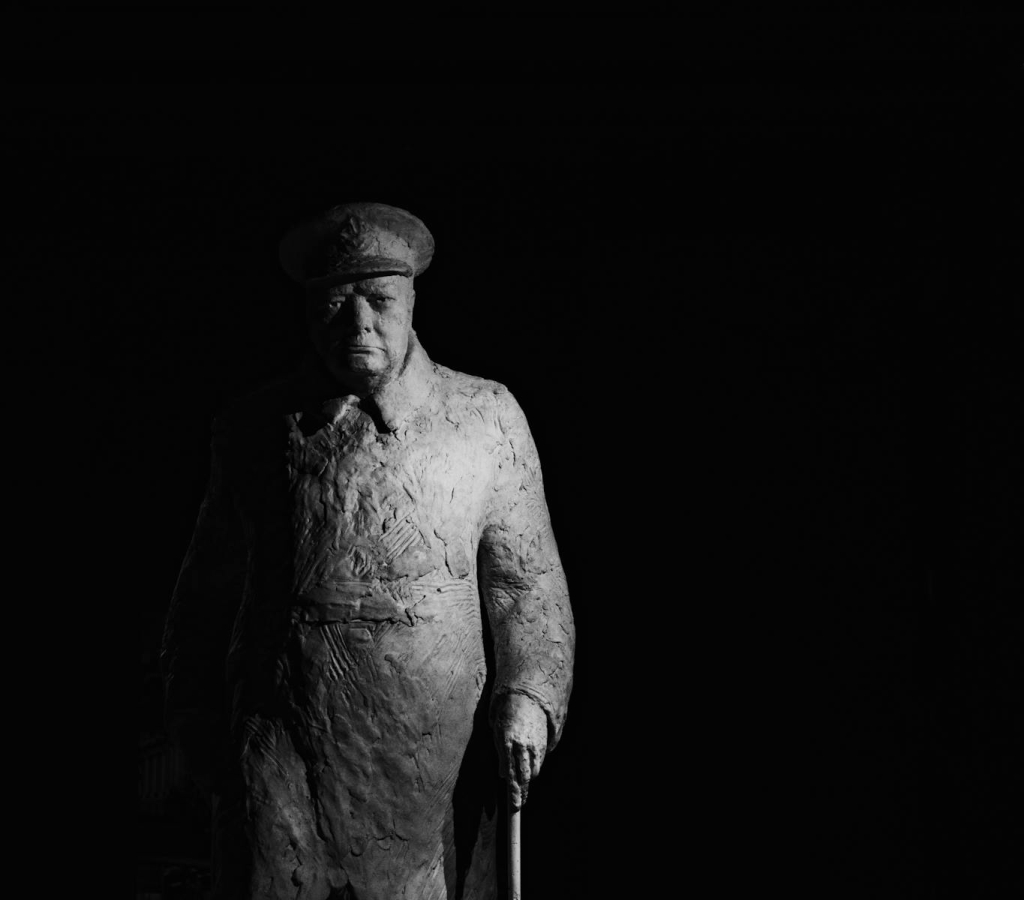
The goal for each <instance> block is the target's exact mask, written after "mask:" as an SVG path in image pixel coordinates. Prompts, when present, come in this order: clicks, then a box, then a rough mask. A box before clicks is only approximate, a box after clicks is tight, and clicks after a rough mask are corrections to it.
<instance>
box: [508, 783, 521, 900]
mask: <svg viewBox="0 0 1024 900" xmlns="http://www.w3.org/2000/svg"><path fill="white" fill-rule="evenodd" d="M522 813H523V811H522V810H521V809H516V808H515V807H514V806H513V805H512V782H511V781H510V782H509V790H508V900H522V896H523V894H522V890H523V872H522V866H521V853H520V847H521V844H520V835H521V834H522V822H521V820H520V816H521V815H522Z"/></svg>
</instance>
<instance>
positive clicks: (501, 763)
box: [493, 694, 548, 809]
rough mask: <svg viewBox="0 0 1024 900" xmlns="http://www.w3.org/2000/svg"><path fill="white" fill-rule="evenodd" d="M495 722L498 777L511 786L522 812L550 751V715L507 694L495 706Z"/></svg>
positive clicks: (522, 698) (514, 803)
mask: <svg viewBox="0 0 1024 900" xmlns="http://www.w3.org/2000/svg"><path fill="white" fill-rule="evenodd" d="M493 721H494V742H495V744H496V745H497V747H498V774H499V775H500V776H501V777H502V778H504V779H505V780H506V781H508V783H509V786H510V787H511V791H510V793H511V797H512V806H513V807H514V808H515V809H521V808H522V806H523V804H525V803H526V793H527V791H528V790H529V787H530V779H531V778H535V777H536V776H537V773H538V772H540V767H541V764H542V763H543V762H544V754H545V753H546V752H547V749H548V720H547V716H546V715H545V714H544V710H543V709H541V708H540V706H539V705H538V704H537V703H536V702H534V701H533V700H531V699H530V698H529V697H526V696H523V695H522V694H506V695H504V696H503V697H501V698H500V699H499V700H498V701H497V703H496V706H495V710H494V717H493Z"/></svg>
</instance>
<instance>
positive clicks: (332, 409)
mask: <svg viewBox="0 0 1024 900" xmlns="http://www.w3.org/2000/svg"><path fill="white" fill-rule="evenodd" d="M303 381H304V384H305V387H306V395H307V400H310V401H314V402H315V404H316V405H317V406H318V407H319V410H318V411H319V412H320V414H321V415H322V416H323V417H324V418H326V419H327V420H328V421H334V420H336V419H337V417H338V416H339V415H340V414H341V411H342V410H343V409H344V408H346V407H352V406H357V405H359V404H360V403H361V402H363V401H361V400H360V399H359V398H358V397H357V396H355V395H354V394H349V393H347V392H345V391H344V389H343V388H340V386H339V385H338V383H337V381H335V379H334V378H333V376H332V375H331V374H330V372H328V371H327V368H326V367H325V366H324V364H323V363H322V362H321V361H320V359H319V358H318V357H317V356H316V355H315V353H311V354H310V355H309V356H308V357H307V358H306V361H305V364H304V366H303ZM433 382H434V366H433V363H431V361H430V357H428V356H427V353H426V351H425V350H424V349H423V346H422V345H421V344H420V342H419V339H418V338H417V337H416V332H411V333H410V334H409V349H408V351H407V353H406V355H405V365H404V366H403V367H402V371H401V372H399V373H398V375H397V376H396V377H395V378H393V379H392V380H391V381H389V382H388V383H387V384H386V385H384V387H382V388H381V389H380V390H378V391H374V392H373V393H371V394H370V395H369V398H368V399H370V400H372V401H373V403H374V405H375V406H376V407H377V411H379V413H380V419H381V422H382V423H383V425H384V426H385V427H386V428H387V429H388V431H391V432H395V431H397V430H398V429H399V428H400V427H401V425H402V423H403V422H405V421H406V420H407V419H408V418H409V417H410V416H411V415H412V414H413V413H414V412H416V410H418V409H419V408H420V407H421V406H422V405H423V404H424V403H425V402H426V401H427V397H428V396H430V389H431V386H432V385H433Z"/></svg>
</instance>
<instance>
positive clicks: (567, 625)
mask: <svg viewBox="0 0 1024 900" xmlns="http://www.w3.org/2000/svg"><path fill="white" fill-rule="evenodd" d="M497 399H498V425H499V428H500V433H501V438H500V445H499V449H498V454H497V460H496V469H495V478H494V485H493V492H492V494H491V496H490V503H489V509H488V513H487V516H486V519H485V527H484V531H483V535H482V538H481V542H480V552H479V557H478V559H479V573H480V587H481V595H482V599H483V603H484V607H485V608H486V610H487V615H488V620H489V622H490V626H491V633H492V635H493V639H494V656H495V665H496V670H497V671H496V678H495V685H494V692H493V699H492V709H493V704H494V701H496V700H498V699H499V698H500V697H501V696H502V695H504V694H509V693H518V694H524V695H526V696H527V697H530V698H531V699H533V700H534V701H535V702H536V703H538V704H539V705H540V706H541V708H542V709H543V710H544V712H545V713H546V715H547V720H548V746H549V748H553V747H554V746H555V745H556V744H557V743H558V740H559V738H560V736H561V733H562V727H563V725H564V723H565V715H566V709H567V706H568V701H569V693H570V691H571V690H572V666H573V654H574V648H575V640H576V632H575V626H574V624H573V617H572V610H571V609H570V606H569V591H568V587H567V585H566V580H565V572H564V570H563V568H562V563H561V560H560V559H559V556H558V547H557V546H556V544H555V536H554V534H553V532H552V530H551V520H550V517H549V514H548V508H547V503H546V502H545V499H544V485H543V480H542V477H541V469H540V459H539V458H538V455H537V448H536V446H535V444H534V441H533V437H532V435H531V434H530V429H529V426H528V424H527V422H526V417H525V416H524V415H523V411H522V410H521V409H520V407H519V404H518V403H517V402H516V401H515V398H514V397H513V396H512V395H511V394H510V393H509V392H508V391H504V390H502V391H500V392H499V393H498V394H497Z"/></svg>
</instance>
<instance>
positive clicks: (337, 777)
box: [162, 203, 575, 900]
mask: <svg viewBox="0 0 1024 900" xmlns="http://www.w3.org/2000/svg"><path fill="white" fill-rule="evenodd" d="M433 248H434V242H433V238H432V237H431V235H430V233H429V231H428V230H427V228H426V227H425V226H424V224H423V223H422V222H421V221H420V220H419V219H417V218H416V217H415V216H413V215H411V214H410V213H408V212H406V211H404V210H401V209H397V208H395V207H391V206H386V205H383V204H378V203H352V204H347V205H343V206H338V207H335V208H333V209H331V210H329V211H328V212H327V213H325V214H324V215H322V216H320V217H318V218H316V219H314V220H312V221H310V222H308V223H306V224H304V225H303V226H300V227H298V228H297V229H295V230H293V231H292V232H291V233H290V234H289V235H288V236H287V237H286V238H285V239H284V241H283V242H282V244H281V259H282V263H283V264H284V267H285V269H286V271H287V272H288V273H289V274H290V275H291V276H292V277H293V278H295V279H296V280H297V281H299V282H300V283H301V284H303V285H304V287H305V290H306V303H307V320H308V325H309V334H310V338H311V343H312V347H313V351H312V352H311V353H310V354H309V357H308V358H307V360H306V362H305V363H304V365H303V367H302V369H301V370H300V371H299V372H298V373H297V374H296V375H294V376H292V377H289V378H287V379H284V380H282V381H280V382H278V383H276V384H274V385H272V386H271V387H269V388H265V389H262V390H260V391H258V392H256V393H255V394H253V395H251V396H249V397H247V398H245V399H243V400H241V401H239V402H237V403H235V404H233V405H232V406H231V407H230V408H229V409H228V410H227V411H225V412H224V413H223V414H222V415H221V416H220V417H219V418H218V420H217V421H216V422H215V424H214V438H213V449H212V462H211V474H210V483H209V488H208V492H207V495H206V497H205V499H204V501H203V505H202V508H201V510H200V513H199V518H198V522H197V524H196V529H195V534H194V536H193V538H192V542H191V545H190V547H189V549H188V553H187V555H186V557H185V561H184V563H183V565H182V569H181V574H180V576H179V579H178V583H177V586H176V588H175V592H174V597H173V600H172V603H171V609H170V613H169V616H168V620H167V628H166V632H165V637H164V645H163V651H162V662H163V667H164V673H165V678H166V685H167V714H168V724H169V727H170V729H171V730H172V733H174V734H175V735H176V737H177V738H178V739H179V740H180V742H181V745H182V747H183V749H184V751H185V755H186V760H187V761H188V763H189V765H190V766H191V768H192V770H193V772H194V774H195V776H196V778H197V779H198V780H200V781H201V782H202V783H205V784H206V785H207V786H208V787H209V789H210V791H211V793H212V798H213V801H214V865H215V884H216V888H215V894H216V896H217V897H220V898H232V900H234V898H246V900H249V898H252V900H255V898H261V900H270V898H274V900H277V898H281V900H283V898H288V900H327V898H341V897H352V898H359V900H394V898H398V897H407V898H410V900H430V898H454V897H464V898H466V900H471V898H472V900H477V898H485V897H492V896H494V895H495V891H496V883H495V882H496V879H495V863H494V857H495V846H494V843H493V835H494V817H495V810H496V808H497V807H496V806H495V803H494V798H493V796H492V797H491V799H490V800H489V801H486V802H483V801H481V802H474V801H471V799H466V798H472V797H474V796H476V797H479V793H476V794H474V791H473V789H472V787H473V786H472V785H469V786H466V785H465V784H464V782H465V780H466V779H467V778H468V777H470V776H472V774H473V772H474V771H475V770H473V769H471V767H469V763H468V760H469V757H470V755H471V754H470V753H469V752H468V748H469V747H470V745H471V743H472V744H473V745H474V746H476V743H475V742H471V737H472V736H473V734H474V733H475V732H474V718H475V717H476V718H480V717H479V716H478V715H477V710H478V706H481V701H482V699H484V700H485V699H486V698H485V697H484V691H485V684H490V682H489V681H488V675H489V672H488V669H489V663H488V660H489V659H490V660H492V666H490V667H491V668H493V671H492V672H491V673H490V674H491V675H492V676H493V687H491V688H490V692H489V706H488V708H487V709H484V708H483V707H482V706H481V710H482V712H483V714H484V716H485V717H486V719H487V720H488V721H489V723H490V728H491V729H492V730H493V735H494V741H495V746H496V747H497V751H498V757H499V769H500V771H501V773H502V775H503V777H505V778H506V779H508V781H509V782H510V788H511V795H512V801H513V805H514V806H516V807H518V806H520V805H521V804H522V803H523V802H524V801H525V799H526V794H527V788H528V785H529V784H530V781H531V779H532V778H534V777H536V775H537V772H538V771H539V769H540V767H541V764H542V762H543V760H544V757H545V755H546V754H547V753H549V752H550V751H551V749H552V748H553V747H554V746H555V744H556V743H557V742H558V739H559V735H560V733H561V731H562V726H563V723H564V721H565V714H566V705H567V702H568V698H569V692H570V688H571V684H572V661H573V645H574V640H575V635H574V628H573V620H572V613H571V611H570V608H569V597H568V593H567V589H566V582H565V576H564V572H563V569H562V565H561V563H560V561H559V557H558V551H557V548H556V545H555V539H554V537H553V535H552V532H551V526H550V521H549V517H548V510H547V506H546V504H545V500H544V490H543V486H542V481H541V470H540V464H539V461H538V458H537V451H536V448H535V445H534V442H533V439H532V438H531V435H530V431H529V428H528V426H527V422H526V419H525V417H524V416H523V412H522V410H521V409H520V408H519V406H518V404H517V403H516V401H515V399H514V398H513V397H512V395H511V394H510V393H509V392H508V390H507V389H506V388H505V387H503V386H502V385H500V384H497V383H496V382H493V381H486V380H484V379H482V378H476V377H473V376H470V375H465V374H462V373H460V372H455V371H452V370H451V369H447V368H445V367H444V366H441V365H438V364H437V363H434V362H432V361H431V360H430V358H429V357H428V356H427V354H426V352H425V351H424V349H423V348H422V347H421V346H420V344H419V342H418V341H417V339H416V334H415V332H414V331H413V329H412V314H413V303H414V299H415V291H414V290H413V279H414V278H415V277H416V276H418V275H420V274H422V272H423V271H424V269H426V267H427V265H428V264H429V262H430V259H431V256H432V254H433ZM490 752H492V753H493V750H491V751H490ZM488 774H490V773H488ZM492 777H493V776H492ZM488 787H489V788H490V787H491V786H490V785H489V786H488ZM460 792H462V793H461V794H460ZM460 796H461V797H463V799H462V800H461V801H460ZM453 798H454V799H453ZM467 816H468V817H469V818H468V819H467Z"/></svg>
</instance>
